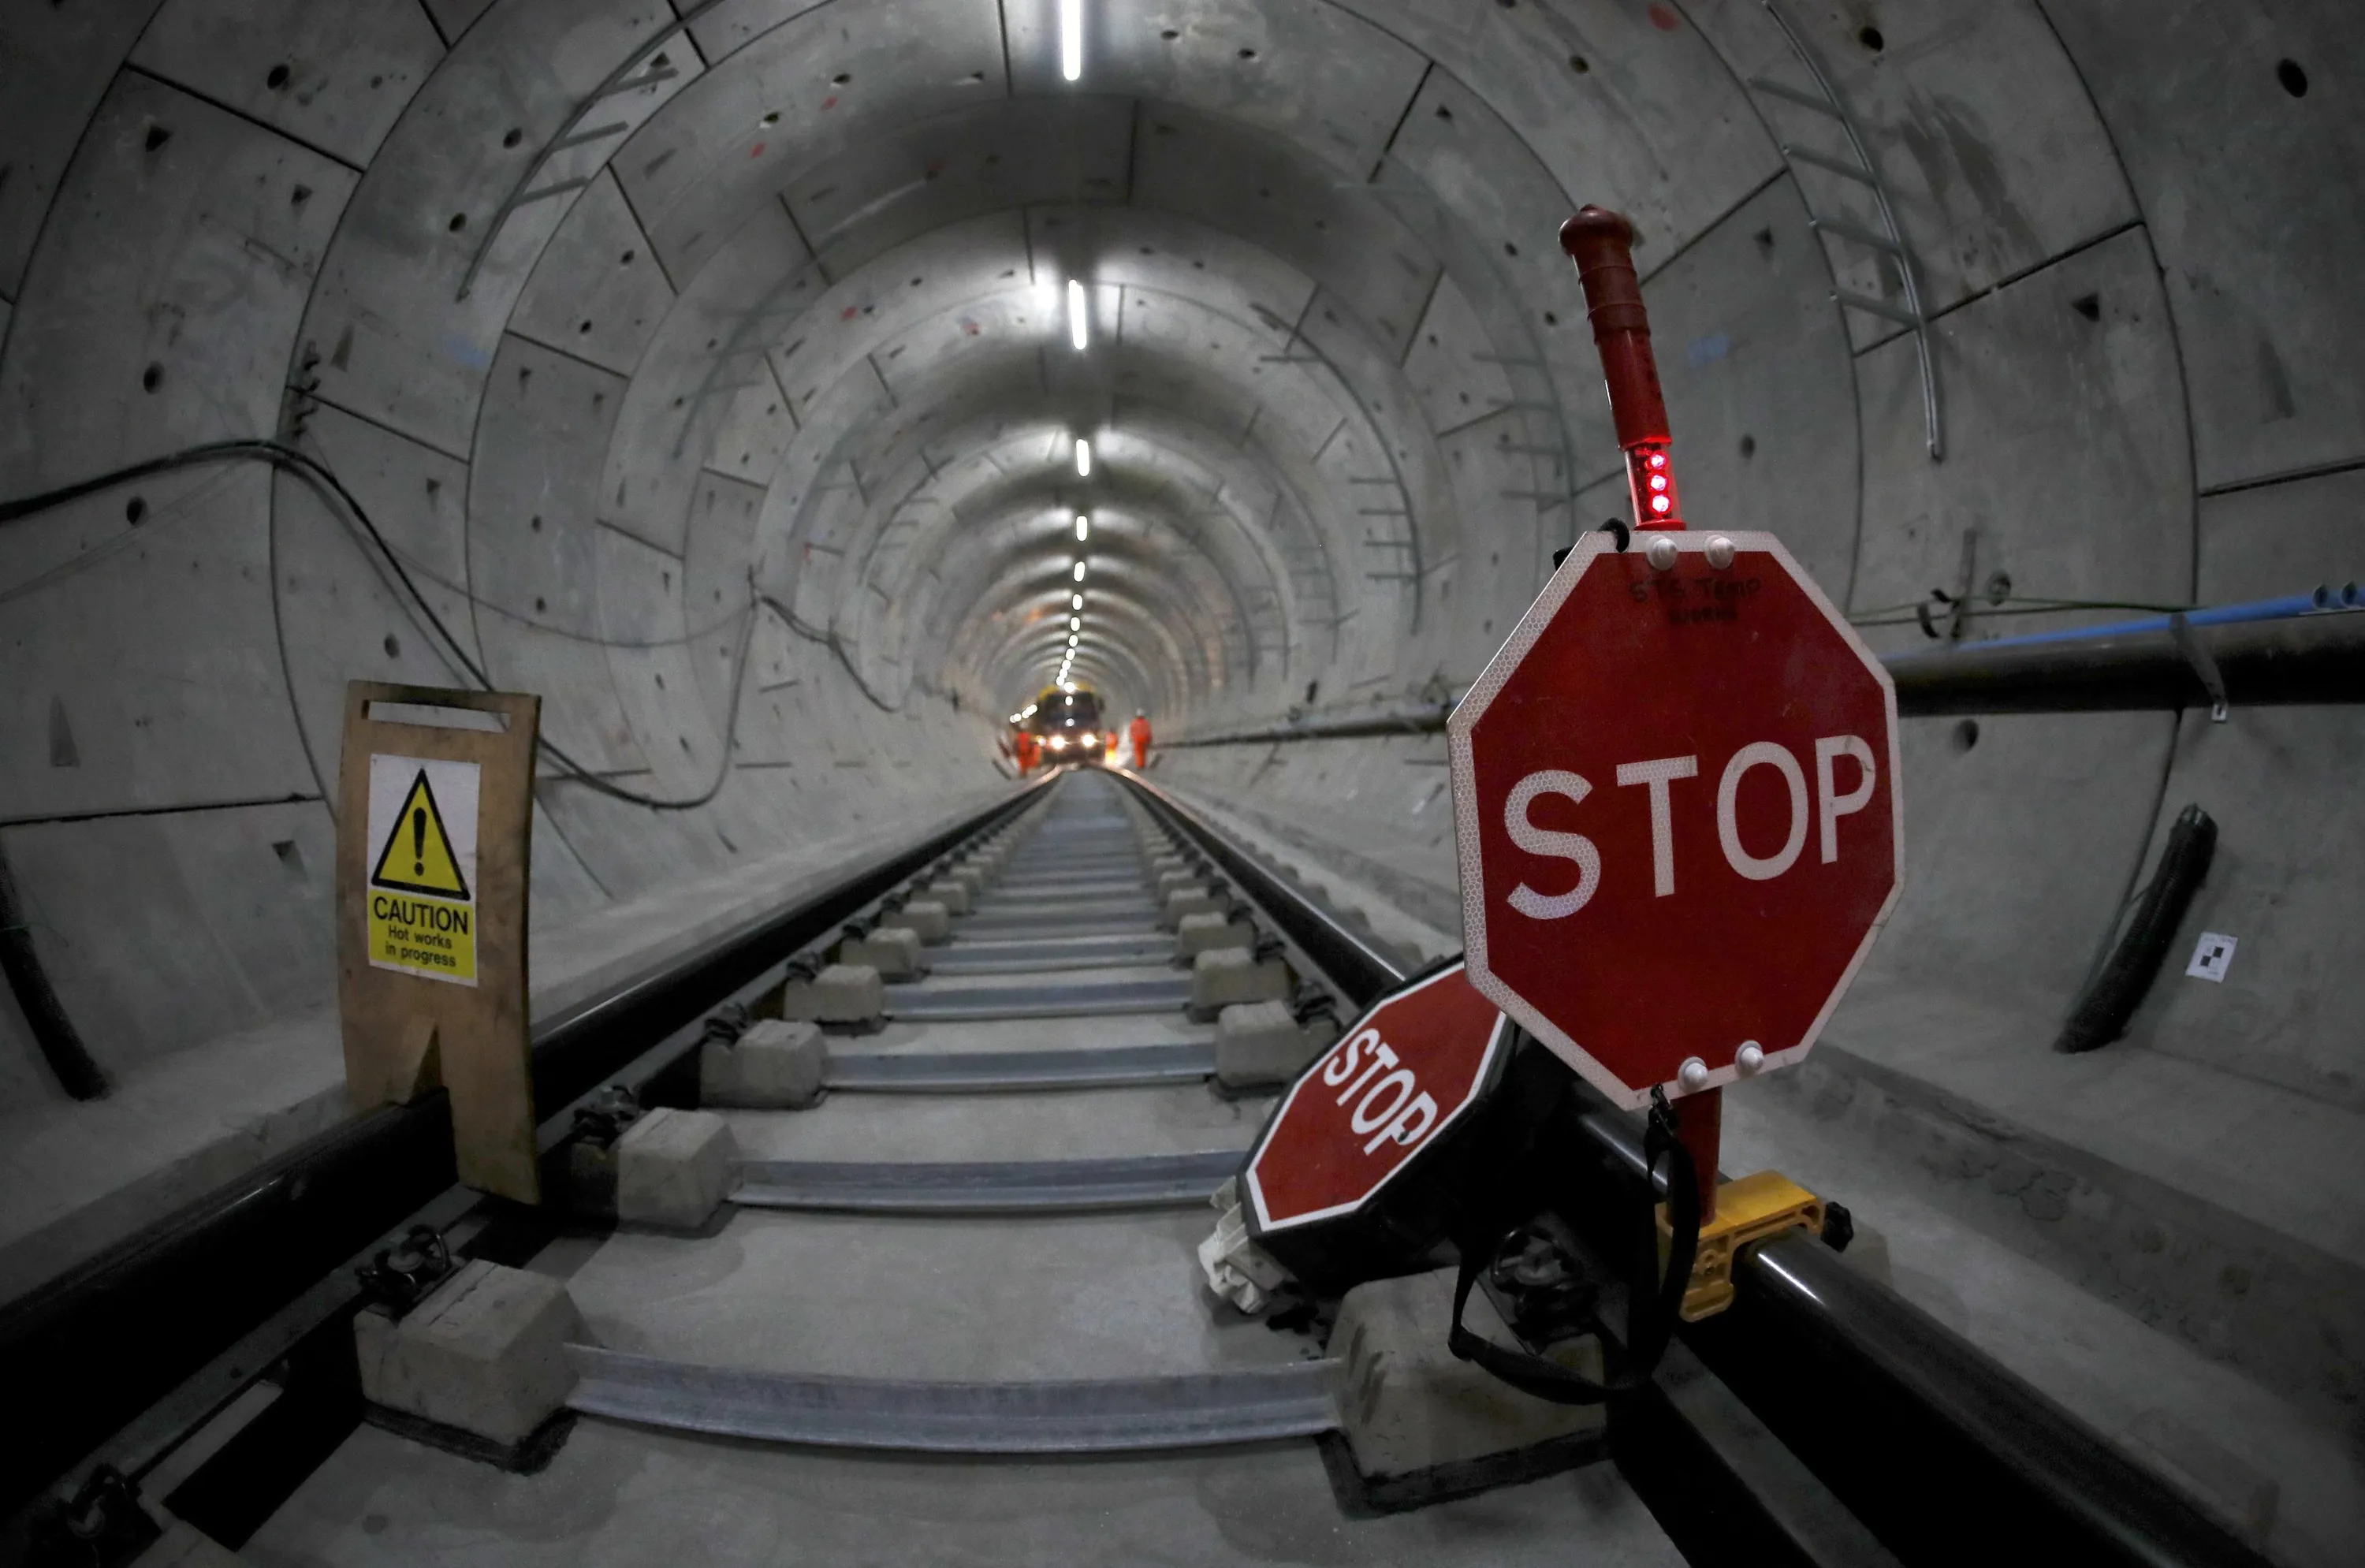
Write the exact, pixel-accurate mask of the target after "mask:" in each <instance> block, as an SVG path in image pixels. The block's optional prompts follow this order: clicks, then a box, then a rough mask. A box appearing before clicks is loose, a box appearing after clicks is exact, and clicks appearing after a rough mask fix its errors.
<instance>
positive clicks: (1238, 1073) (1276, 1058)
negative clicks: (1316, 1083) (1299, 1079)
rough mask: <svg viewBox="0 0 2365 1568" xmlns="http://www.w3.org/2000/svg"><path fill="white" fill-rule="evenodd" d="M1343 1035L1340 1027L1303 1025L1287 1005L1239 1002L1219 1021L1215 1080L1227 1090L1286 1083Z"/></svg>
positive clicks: (1325, 1023)
mask: <svg viewBox="0 0 2365 1568" xmlns="http://www.w3.org/2000/svg"><path fill="white" fill-rule="evenodd" d="M1338 1037H1339V1025H1337V1024H1336V1023H1334V1022H1332V1021H1331V1020H1330V1019H1328V1018H1317V1019H1316V1020H1315V1021H1314V1022H1313V1023H1312V1024H1311V1025H1300V1024H1299V1023H1298V1022H1297V1020H1296V1019H1295V1017H1294V1016H1292V1015H1291V1014H1290V1011H1289V1006H1288V1003H1286V1002H1277V1001H1276V1002H1234V1003H1233V1004H1232V1005H1231V1006H1229V1007H1227V1008H1225V1009H1224V1010H1223V1012H1222V1013H1220V1014H1216V1082H1218V1083H1220V1084H1222V1085H1223V1086H1224V1087H1226V1088H1227V1089H1240V1088H1247V1087H1249V1086H1250V1085H1254V1084H1263V1083H1286V1082H1288V1081H1290V1080H1292V1079H1294V1078H1295V1077H1296V1076H1297V1075H1298V1074H1299V1073H1301V1072H1303V1071H1305V1070H1306V1067H1307V1065H1308V1064H1310V1063H1311V1062H1312V1061H1313V1060H1314V1058H1317V1057H1318V1056H1320V1055H1321V1054H1322V1053H1323V1052H1324V1051H1325V1050H1327V1049H1328V1048H1329V1046H1330V1043H1331V1042H1332V1041H1334V1040H1336V1039H1337V1038H1338Z"/></svg>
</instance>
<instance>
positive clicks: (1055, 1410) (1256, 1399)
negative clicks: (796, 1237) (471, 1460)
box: [567, 1346, 1339, 1454]
mask: <svg viewBox="0 0 2365 1568" xmlns="http://www.w3.org/2000/svg"><path fill="white" fill-rule="evenodd" d="M568 1354H569V1356H570V1357H571V1359H572V1360H573V1361H574V1363H575V1367H576V1371H577V1372H578V1373H579V1374H580V1381H578V1382H577V1384H576V1386H575V1392H574V1394H572V1395H570V1396H569V1398H568V1400H567V1404H568V1406H570V1407H571V1408H573V1409H575V1410H577V1411H580V1412H582V1413H583V1414H585V1415H588V1416H600V1417H606V1418H608V1419H610V1420H616V1421H631V1422H633V1423H635V1424H638V1425H641V1426H648V1427H664V1428H671V1429H674V1430H677V1431H691V1432H702V1433H705V1434H707V1435H709V1436H713V1437H726V1438H743V1439H754V1440H757V1441H759V1442H776V1443H810V1444H814V1445H817V1446H821V1447H827V1448H854V1449H885V1450H902V1451H905V1452H928V1453H965V1454H1089V1453H1122V1452H1132V1451H1139V1450H1148V1449H1178V1448H1202V1447H1208V1446H1214V1445H1229V1444H1237V1443H1253V1442H1269V1441H1272V1440H1273V1439H1280V1438H1297V1437H1309V1436H1312V1435H1314V1434H1316V1433H1318V1432H1326V1431H1328V1430H1330V1429H1331V1428H1334V1427H1336V1426H1337V1425H1338V1424H1339V1417H1338V1410H1337V1404H1336V1399H1335V1394H1334V1390H1335V1388H1336V1386H1337V1383H1338V1367H1339V1363H1337V1362H1336V1361H1291V1362H1286V1363H1283V1364H1281V1365H1277V1366H1271V1367H1258V1368H1254V1369H1241V1370H1237V1371H1227V1372H1199V1373H1195V1374H1183V1375H1178V1376H1172V1377H1142V1378H1093V1379H1074V1380H1070V1381H1063V1382H1050V1383H921V1382H905V1381H900V1380H890V1379H869V1378H848V1377H813V1376H801V1375H797V1374H792V1373H786V1372H751V1371H745V1370H742V1369H738V1368H731V1367H707V1366H698V1365H694V1364H690V1363H688V1362H682V1361H662V1360H659V1359H658V1358H656V1357H654V1356H641V1355H632V1354H627V1353H625V1352H623V1351H620V1350H597V1349H593V1348H591V1347H589V1346H572V1347H569V1350H568Z"/></svg>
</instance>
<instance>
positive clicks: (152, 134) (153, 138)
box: [148, 125, 173, 152]
mask: <svg viewBox="0 0 2365 1568" xmlns="http://www.w3.org/2000/svg"><path fill="white" fill-rule="evenodd" d="M170 140H173V133H172V132H171V131H169V130H166V129H164V128H163V126H161V125H151V126H150V127H149V128H148V151H151V152H153V151H156V149H158V148H159V147H162V146H163V145H164V143H166V142H168V141H170Z"/></svg>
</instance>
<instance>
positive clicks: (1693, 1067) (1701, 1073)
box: [1676, 1057, 1708, 1094]
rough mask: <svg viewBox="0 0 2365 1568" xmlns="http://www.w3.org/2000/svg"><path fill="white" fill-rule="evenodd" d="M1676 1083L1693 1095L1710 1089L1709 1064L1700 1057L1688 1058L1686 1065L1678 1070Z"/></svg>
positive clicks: (1685, 1061)
mask: <svg viewBox="0 0 2365 1568" xmlns="http://www.w3.org/2000/svg"><path fill="white" fill-rule="evenodd" d="M1676 1082H1677V1083H1680V1084H1682V1085H1683V1086H1684V1088H1685V1090H1686V1091H1687V1092H1689V1093H1693V1094H1697V1093H1698V1092H1700V1091H1701V1090H1703V1089H1706V1088H1707V1087H1708V1063H1706V1062H1704V1061H1702V1060H1700V1058H1698V1057H1686V1058H1684V1065H1683V1066H1681V1067H1679V1068H1677V1069H1676Z"/></svg>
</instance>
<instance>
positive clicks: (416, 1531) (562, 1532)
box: [243, 1422, 1682, 1568]
mask: <svg viewBox="0 0 2365 1568" xmlns="http://www.w3.org/2000/svg"><path fill="white" fill-rule="evenodd" d="M886 1540H892V1541H893V1542H894V1543H895V1548H894V1551H893V1553H892V1555H893V1556H896V1557H899V1558H906V1559H908V1560H910V1561H918V1562H944V1563H955V1564H963V1565H975V1568H986V1565H989V1564H992V1565H1000V1564H1010V1565H1013V1568H1015V1565H1018V1564H1042V1563H1052V1562H1076V1561H1080V1560H1086V1559H1093V1558H1100V1559H1104V1560H1107V1561H1130V1562H1144V1561H1147V1562H1175V1563H1183V1564H1202V1563H1205V1564H1210V1565H1213V1564H1234V1563H1239V1564H1248V1563H1264V1562H1324V1563H1340V1564H1351V1563H1358V1564H1359V1563H1371V1564H1375V1565H1376V1564H1382V1563H1401V1562H1438V1563H1468V1564H1471V1565H1472V1568H1477V1565H1478V1564H1489V1565H1491V1564H1508V1565H1512V1568H1524V1565H1526V1564H1537V1565H1539V1568H1541V1564H1545V1563H1558V1562H1566V1561H1567V1560H1568V1554H1569V1543H1570V1542H1571V1541H1572V1540H1582V1541H1584V1542H1585V1543H1586V1553H1587V1561H1588V1562H1597V1563H1601V1564H1604V1565H1605V1568H1630V1565H1631V1568H1645V1565H1648V1568H1663V1565H1672V1564H1675V1563H1677V1562H1681V1561H1682V1559H1681V1558H1680V1557H1679V1556H1678V1555H1677V1554H1676V1551H1675V1548H1674V1547H1673V1546H1671V1545H1669V1544H1668V1542H1667V1540H1666V1539H1665V1537H1664V1535H1662V1534H1661V1533H1660V1531H1659V1529H1658V1527H1657V1525H1656V1524H1655V1523H1654V1522H1653V1520H1652V1518H1651V1516H1650V1513H1649V1511H1648V1510H1647V1509H1645V1508H1644V1507H1643V1506H1642V1503H1641V1502H1640V1501H1639V1500H1638V1499H1637V1498H1636V1497H1635V1496H1634V1495H1633V1494H1632V1492H1631V1491H1629V1490H1628V1489H1627V1487H1626V1486H1625V1484H1624V1483H1623V1482H1621V1481H1620V1479H1619V1478H1618V1475H1617V1473H1615V1472H1614V1471H1612V1470H1610V1469H1609V1468H1608V1467H1607V1466H1603V1465H1595V1466H1591V1467H1589V1468H1587V1469H1586V1470H1583V1471H1580V1472H1577V1473H1575V1474H1571V1475H1562V1476H1555V1477H1552V1478H1551V1479H1549V1480H1545V1481H1540V1482H1535V1483H1532V1484H1529V1485H1526V1486H1519V1487H1515V1488H1511V1489H1509V1490H1507V1491H1502V1492H1494V1493H1489V1494H1488V1495H1485V1496H1483V1497H1477V1498H1473V1499H1471V1500H1470V1501H1468V1502H1463V1503H1452V1504H1448V1505H1446V1506H1442V1507H1439V1508H1433V1509H1429V1510H1426V1511H1423V1512H1421V1513H1417V1514H1406V1515H1397V1516H1394V1517H1392V1518H1380V1519H1346V1518H1340V1517H1339V1510H1338V1507H1337V1506H1336V1505H1335V1504H1334V1503H1333V1502H1332V1501H1331V1496H1330V1488H1329V1485H1328V1482H1327V1481H1326V1480H1325V1479H1324V1477H1323V1473H1322V1462H1321V1461H1320V1459H1319V1458H1318V1457H1317V1455H1316V1453H1315V1451H1314V1449H1313V1447H1312V1445H1310V1444H1296V1443H1292V1444H1284V1445H1275V1446H1272V1447H1270V1448H1261V1449H1254V1450H1219V1451H1215V1452H1206V1453H1184V1454H1160V1455H1155V1456H1150V1457H1146V1458H1126V1459H1112V1460H1106V1461H1101V1462H1093V1463H1091V1464H1088V1465H1073V1464H1022V1463H977V1462H961V1461H946V1462H930V1461H914V1460H898V1459H892V1458H880V1457H852V1456H845V1455H832V1454H786V1453H780V1452H777V1451H766V1450H760V1449H757V1448H753V1447H743V1446H740V1445H735V1444H712V1443H701V1442H699V1441H696V1440H694V1439H685V1438H681V1437H678V1436H675V1435H673V1434H669V1433H662V1432H644V1431H638V1430H634V1429H633V1428H622V1427H611V1426H608V1425H605V1424H603V1423H600V1422H587V1423H585V1424H584V1425H582V1426H581V1427H579V1428H577V1431H576V1433H575V1436H574V1437H573V1438H572V1439H570V1440H569V1441H568V1443H567V1445H566V1448H565V1449H564V1450H561V1452H560V1453H559V1456H558V1458H557V1459H556V1460H555V1461H554V1462H552V1464H551V1467H550V1469H549V1470H547V1471H545V1472H544V1473H543V1474H541V1475H540V1476H535V1477H514V1476H505V1475H501V1474H499V1473H496V1472H493V1471H490V1470H487V1469H485V1468H483V1467H481V1466H477V1465H472V1464H470V1463H469V1462H467V1461H465V1460H461V1459H455V1458H454V1457H452V1456H450V1455H448V1454H443V1453H439V1452H437V1451H435V1450H432V1449H427V1448H422V1447H420V1446H419V1445H418V1444H416V1443H412V1442H409V1441H408V1440H407V1439H401V1438H398V1437H395V1436H393V1435H392V1434H391V1433H387V1432H380V1431H377V1430H375V1428H363V1429H362V1430H361V1431H360V1432H359V1433H357V1434H355V1436H354V1438H353V1440H352V1441H350V1442H348V1443H347V1444H346V1445H345V1447H344V1448H343V1449H342V1450H339V1452H338V1453H337V1455H336V1456H335V1457H334V1458H332V1459H331V1461H330V1462H328V1464H327V1465H325V1466H323V1467H322V1468H321V1469H320V1470H319V1472H318V1473H315V1474H314V1475H313V1477H312V1478H311V1479H310V1480H309V1481H308V1482H307V1483H306V1484H304V1486H303V1487H302V1488H301V1489H300V1490H299V1491H298V1492H297V1494H296V1495H295V1496H294V1497H293V1498H291V1499H290V1500H289V1502H288V1504H287V1506H286V1507H284V1508H282V1509H281V1510H280V1512H279V1513H278V1514H277V1515H276V1516H275V1517H274V1518H273V1519H272V1520H271V1521H270V1522H269V1523H268V1524H266V1525H265V1526H264V1527H263V1529H262V1531H261V1532H260V1533H258V1534H257V1535H256V1536H255V1537H254V1538H253V1539H252V1540H250V1541H249V1542H248V1543H247V1545H246V1547H245V1549H244V1552H243V1555H244V1556H245V1557H246V1558H247V1560H248V1561H249V1562H252V1563H254V1564H256V1568H295V1565H297V1564H299V1563H313V1562H351V1563H378V1562H383V1563H387V1564H393V1563H406V1562H418V1561H420V1558H421V1557H422V1556H432V1557H434V1558H436V1559H438V1560H440V1561H443V1562H450V1563H454V1564H483V1565H485V1568H494V1565H496V1564H499V1565H502V1568H508V1565H510V1564H548V1565H550V1568H571V1565H574V1564H582V1563H596V1564H600V1565H602V1568H604V1565H606V1564H609V1563H616V1564H623V1563H629V1562H646V1561H648V1560H649V1559H650V1558H651V1557H659V1558H665V1559H683V1560H688V1559H692V1558H694V1559H696V1560H699V1561H701V1562H716V1563H729V1564H743V1563H744V1564H757V1563H779V1562H832V1563H835V1562H846V1563H853V1562H877V1561H879V1560H880V1556H881V1551H880V1544H881V1542H882V1541H886Z"/></svg>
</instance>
